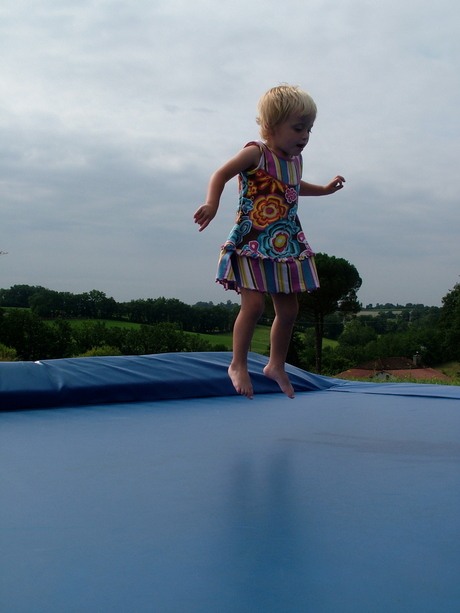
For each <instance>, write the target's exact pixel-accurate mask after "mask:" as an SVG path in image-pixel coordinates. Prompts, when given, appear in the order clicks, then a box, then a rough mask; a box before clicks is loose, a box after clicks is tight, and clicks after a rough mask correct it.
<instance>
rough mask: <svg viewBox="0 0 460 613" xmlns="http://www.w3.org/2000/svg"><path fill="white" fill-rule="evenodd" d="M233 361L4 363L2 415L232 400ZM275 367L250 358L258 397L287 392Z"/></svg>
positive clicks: (404, 387)
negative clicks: (271, 374) (268, 373)
mask: <svg viewBox="0 0 460 613" xmlns="http://www.w3.org/2000/svg"><path fill="white" fill-rule="evenodd" d="M231 358H232V354H231V353H229V352H195V353H162V354H156V355H143V356H110V357H92V358H68V359H60V360H43V361H40V362H2V363H0V410H17V409H39V408H54V407H65V406H79V405H93V404H106V403H119V402H139V401H155V400H169V399H171V400H172V399H184V398H200V397H212V396H232V395H236V391H235V390H234V388H233V385H232V384H231V381H230V379H229V377H228V374H227V369H228V366H229V364H230V361H231ZM267 361H268V358H266V357H265V356H261V355H259V354H256V353H250V354H249V361H248V366H249V372H250V375H251V379H252V381H253V386H254V392H255V394H268V393H281V392H280V389H279V387H278V385H277V384H276V383H275V382H274V381H272V380H270V379H268V378H267V377H265V376H264V374H263V367H264V366H265V365H266V364H267ZM287 371H288V373H289V377H290V379H291V381H292V384H293V386H294V389H295V391H296V392H297V393H299V392H310V391H346V392H352V393H377V394H397V395H411V396H414V395H415V396H435V397H441V398H456V399H460V388H459V387H457V386H440V385H427V384H406V383H402V384H392V383H385V384H373V383H357V382H352V381H344V380H340V379H334V378H331V377H323V376H320V375H315V374H312V373H309V372H306V371H303V370H301V369H299V368H296V367H294V366H289V365H288V366H287Z"/></svg>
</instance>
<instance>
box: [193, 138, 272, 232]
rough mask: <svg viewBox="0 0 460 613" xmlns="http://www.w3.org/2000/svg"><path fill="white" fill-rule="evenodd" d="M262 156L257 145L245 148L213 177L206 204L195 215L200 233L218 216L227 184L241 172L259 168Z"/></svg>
mask: <svg viewBox="0 0 460 613" xmlns="http://www.w3.org/2000/svg"><path fill="white" fill-rule="evenodd" d="M260 155H261V153H260V149H259V147H257V145H250V146H249V147H245V148H244V149H241V151H239V152H238V153H237V154H236V155H235V157H233V158H232V159H231V160H229V161H228V162H226V163H225V164H224V165H223V166H221V167H220V168H219V170H216V172H215V173H214V174H213V175H212V177H211V178H210V180H209V185H208V192H207V195H206V203H205V204H203V205H202V206H200V208H199V209H198V210H197V211H196V213H195V215H194V220H195V223H197V224H198V225H199V226H200V227H199V231H200V232H201V231H202V230H204V229H205V228H207V227H208V226H209V224H210V223H211V221H212V220H213V219H214V217H215V216H216V213H217V209H218V208H219V202H220V197H221V195H222V192H223V191H224V187H225V184H226V183H227V182H228V181H230V179H233V177H236V175H237V174H239V173H240V172H243V171H244V170H248V168H257V166H258V165H259V161H260Z"/></svg>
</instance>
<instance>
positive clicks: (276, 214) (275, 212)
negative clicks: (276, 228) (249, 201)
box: [249, 194, 289, 230]
mask: <svg viewBox="0 0 460 613" xmlns="http://www.w3.org/2000/svg"><path fill="white" fill-rule="evenodd" d="M288 211H289V207H288V206H287V204H285V203H284V202H283V199H282V198H281V197H280V196H277V195H276V194H270V195H269V196H259V197H258V198H256V200H254V204H253V208H252V210H251V212H250V213H249V219H250V220H251V221H252V224H253V226H254V228H257V229H258V230H263V229H264V228H266V227H267V226H268V225H269V224H271V223H273V222H275V221H278V220H279V219H284V218H285V217H286V216H287V213H288Z"/></svg>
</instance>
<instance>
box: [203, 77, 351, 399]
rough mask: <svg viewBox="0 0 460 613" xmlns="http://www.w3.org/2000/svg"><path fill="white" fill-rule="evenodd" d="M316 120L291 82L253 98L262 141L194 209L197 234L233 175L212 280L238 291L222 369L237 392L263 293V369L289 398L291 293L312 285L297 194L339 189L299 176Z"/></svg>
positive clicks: (219, 174) (218, 177) (248, 387)
mask: <svg viewBox="0 0 460 613" xmlns="http://www.w3.org/2000/svg"><path fill="white" fill-rule="evenodd" d="M315 119H316V105H315V103H314V101H313V99H312V98H311V96H310V95H309V94H307V93H306V92H304V91H302V90H300V89H299V88H298V87H293V86H290V85H281V86H279V87H274V88H272V89H270V90H269V91H268V92H266V93H265V94H264V95H263V96H262V98H261V99H260V101H259V105H258V117H257V123H258V124H259V125H260V134H261V136H262V139H263V142H259V141H257V142H250V143H248V144H247V145H246V146H245V147H244V148H243V149H242V150H241V151H240V152H239V153H237V154H236V155H235V157H233V158H232V159H231V160H229V161H228V162H227V163H226V164H224V165H223V166H222V167H221V168H219V170H217V171H216V172H215V173H214V174H213V175H212V177H211V179H210V181H209V186H208V192H207V197H206V204H204V205H202V206H201V207H200V208H199V209H198V210H197V211H196V213H195V216H194V219H195V223H197V224H199V226H200V228H199V230H200V232H201V231H202V230H204V229H205V228H206V227H207V226H208V225H209V223H210V222H211V221H212V219H213V218H214V217H215V215H216V213H217V209H218V208H219V201H220V197H221V195H222V192H223V189H224V187H225V184H226V183H227V181H229V180H230V179H232V178H233V177H235V176H236V175H239V192H240V198H239V206H238V212H237V217H236V223H235V225H234V227H233V229H232V231H231V232H230V235H229V237H228V239H227V241H226V242H225V244H224V245H223V247H222V251H221V254H220V259H219V265H218V270H217V279H216V280H217V281H218V282H220V283H221V284H222V285H223V286H224V287H225V289H233V290H236V291H237V292H238V293H240V294H241V309H240V312H239V314H238V317H237V319H236V321H235V326H234V330H233V359H232V362H231V364H230V366H229V369H228V374H229V376H230V378H231V380H232V383H233V385H234V387H235V389H236V391H237V392H238V393H239V394H243V395H244V396H247V397H248V398H252V397H253V388H252V383H251V379H250V376H249V372H248V366H247V357H248V352H249V348H250V343H251V339H252V335H253V333H254V329H255V326H256V324H257V321H258V320H259V318H260V316H261V315H262V313H263V310H264V294H265V293H267V292H268V293H269V294H270V295H271V297H272V300H273V305H274V308H275V319H274V321H273V325H272V329H271V333H270V359H269V362H268V364H267V366H265V368H264V373H265V375H266V376H267V377H270V378H271V379H274V380H275V381H276V382H277V383H278V385H279V386H280V388H281V390H282V391H283V392H284V393H285V394H286V395H287V396H289V398H293V397H294V389H293V387H292V385H291V382H290V381H289V378H288V376H287V373H286V371H285V360H286V355H287V351H288V348H289V343H290V340H291V335H292V330H293V327H294V322H295V319H296V316H297V312H298V303H297V292H305V291H307V292H311V291H313V290H315V289H317V288H318V287H319V281H318V276H317V273H316V267H315V262H314V253H313V251H312V250H311V248H310V246H309V244H308V242H307V240H306V238H305V235H304V233H303V232H302V228H301V226H300V222H299V219H298V217H297V201H298V197H299V196H323V195H326V194H333V193H334V192H336V191H338V190H339V189H342V187H343V183H344V182H345V179H344V178H343V177H341V176H336V177H335V178H334V179H333V180H332V181H331V182H330V183H328V184H327V185H324V186H322V185H312V184H311V183H306V182H305V181H302V180H301V176H302V150H303V149H304V147H305V146H306V145H307V143H308V140H309V138H310V132H311V129H312V127H313V123H314V121H315Z"/></svg>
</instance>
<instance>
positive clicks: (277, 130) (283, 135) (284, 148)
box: [267, 113, 315, 157]
mask: <svg viewBox="0 0 460 613" xmlns="http://www.w3.org/2000/svg"><path fill="white" fill-rule="evenodd" d="M314 121H315V118H314V117H305V115H297V114H296V113H291V115H289V117H288V118H287V119H286V121H283V123H280V124H278V125H277V126H275V127H274V128H272V130H271V133H270V136H269V137H268V138H267V145H268V146H269V147H270V149H273V151H274V152H275V153H277V154H278V155H281V156H283V157H293V156H296V155H300V154H301V153H302V151H303V149H304V147H305V146H306V145H307V143H308V140H309V138H310V132H311V129H312V127H313V123H314Z"/></svg>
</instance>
